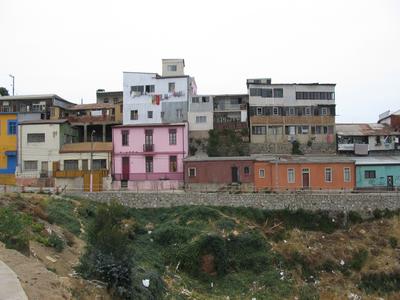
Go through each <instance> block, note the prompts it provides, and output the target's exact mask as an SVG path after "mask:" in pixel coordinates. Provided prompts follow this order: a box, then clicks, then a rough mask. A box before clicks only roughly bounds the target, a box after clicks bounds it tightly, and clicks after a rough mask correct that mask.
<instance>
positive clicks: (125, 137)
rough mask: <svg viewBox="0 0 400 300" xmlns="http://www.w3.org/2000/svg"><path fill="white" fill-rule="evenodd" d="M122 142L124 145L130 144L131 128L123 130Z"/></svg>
mask: <svg viewBox="0 0 400 300" xmlns="http://www.w3.org/2000/svg"><path fill="white" fill-rule="evenodd" d="M125 139H126V140H125ZM121 144H122V146H129V130H121Z"/></svg>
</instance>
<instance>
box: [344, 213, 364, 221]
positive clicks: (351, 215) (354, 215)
mask: <svg viewBox="0 0 400 300" xmlns="http://www.w3.org/2000/svg"><path fill="white" fill-rule="evenodd" d="M348 218H349V221H350V222H351V223H353V224H357V223H361V222H362V221H363V218H362V217H361V215H360V214H359V213H358V212H356V211H350V212H349V214H348Z"/></svg>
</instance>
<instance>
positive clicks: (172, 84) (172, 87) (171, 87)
mask: <svg viewBox="0 0 400 300" xmlns="http://www.w3.org/2000/svg"><path fill="white" fill-rule="evenodd" d="M168 92H169V93H174V92H175V82H169V83H168Z"/></svg>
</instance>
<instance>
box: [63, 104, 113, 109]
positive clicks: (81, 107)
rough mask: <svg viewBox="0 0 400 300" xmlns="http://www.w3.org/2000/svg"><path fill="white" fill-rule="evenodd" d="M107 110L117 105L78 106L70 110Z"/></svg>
mask: <svg viewBox="0 0 400 300" xmlns="http://www.w3.org/2000/svg"><path fill="white" fill-rule="evenodd" d="M107 108H115V104H112V103H88V104H78V105H75V106H72V107H70V108H68V110H90V109H107Z"/></svg>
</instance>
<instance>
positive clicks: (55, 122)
mask: <svg viewBox="0 0 400 300" xmlns="http://www.w3.org/2000/svg"><path fill="white" fill-rule="evenodd" d="M66 122H68V120H67V119H57V120H27V121H22V122H20V123H19V124H20V125H34V124H63V123H66Z"/></svg>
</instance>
